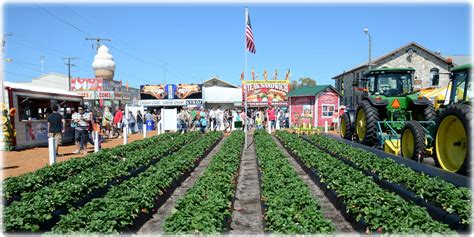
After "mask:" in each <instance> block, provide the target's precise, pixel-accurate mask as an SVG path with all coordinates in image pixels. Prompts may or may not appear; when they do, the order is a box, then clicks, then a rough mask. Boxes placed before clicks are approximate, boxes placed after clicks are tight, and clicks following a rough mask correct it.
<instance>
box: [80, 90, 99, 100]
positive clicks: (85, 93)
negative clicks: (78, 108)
mask: <svg viewBox="0 0 474 237" xmlns="http://www.w3.org/2000/svg"><path fill="white" fill-rule="evenodd" d="M76 93H77V94H79V95H82V96H84V98H83V99H84V100H94V99H95V91H76Z"/></svg>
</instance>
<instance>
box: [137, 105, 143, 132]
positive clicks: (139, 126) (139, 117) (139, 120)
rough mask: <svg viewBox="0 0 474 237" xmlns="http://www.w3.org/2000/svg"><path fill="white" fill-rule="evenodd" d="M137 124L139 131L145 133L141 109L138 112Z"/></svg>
mask: <svg viewBox="0 0 474 237" xmlns="http://www.w3.org/2000/svg"><path fill="white" fill-rule="evenodd" d="M137 126H138V132H139V133H143V116H142V112H140V110H138V112H137Z"/></svg>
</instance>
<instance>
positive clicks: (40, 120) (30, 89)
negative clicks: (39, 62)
mask: <svg viewBox="0 0 474 237" xmlns="http://www.w3.org/2000/svg"><path fill="white" fill-rule="evenodd" d="M4 88H5V91H6V93H5V94H6V95H7V98H6V99H7V101H6V104H7V105H8V107H9V109H11V108H15V109H16V110H17V112H16V113H15V114H14V119H13V120H12V125H13V128H14V129H15V131H16V136H15V137H14V140H13V146H14V148H15V149H22V148H27V147H35V146H42V145H47V144H48V130H47V128H48V121H47V117H48V115H49V114H50V113H51V112H52V111H51V105H52V104H53V103H56V104H59V106H60V107H61V113H62V115H63V116H64V118H65V120H66V127H65V132H64V134H63V142H70V141H73V139H74V136H73V135H74V134H73V129H72V128H71V112H72V110H73V109H75V108H77V107H78V106H79V105H80V104H81V103H82V101H83V99H82V98H83V96H82V95H78V94H76V93H74V92H69V91H66V90H61V89H54V88H45V87H37V86H30V85H21V84H17V83H11V82H5V83H4Z"/></svg>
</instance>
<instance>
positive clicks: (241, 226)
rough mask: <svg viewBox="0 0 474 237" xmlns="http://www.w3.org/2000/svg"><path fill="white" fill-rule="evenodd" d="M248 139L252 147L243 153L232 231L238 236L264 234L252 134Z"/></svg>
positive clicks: (231, 232)
mask: <svg viewBox="0 0 474 237" xmlns="http://www.w3.org/2000/svg"><path fill="white" fill-rule="evenodd" d="M247 139H248V143H249V144H250V147H249V148H248V149H246V150H244V151H243V153H242V161H241V164H240V171H239V178H238V180H237V192H236V200H235V202H234V210H233V212H232V224H231V229H232V230H231V231H230V234H237V235H242V234H244V235H245V234H263V233H264V230H263V216H262V209H261V204H260V182H259V180H258V175H257V172H258V167H257V160H256V154H255V147H254V143H253V136H252V134H250V133H249V134H248V137H247Z"/></svg>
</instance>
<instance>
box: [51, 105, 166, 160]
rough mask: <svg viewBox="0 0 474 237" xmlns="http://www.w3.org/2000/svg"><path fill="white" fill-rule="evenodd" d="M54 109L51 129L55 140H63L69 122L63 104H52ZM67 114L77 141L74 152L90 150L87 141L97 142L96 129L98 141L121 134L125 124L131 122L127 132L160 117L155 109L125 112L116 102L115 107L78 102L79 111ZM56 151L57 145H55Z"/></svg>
mask: <svg viewBox="0 0 474 237" xmlns="http://www.w3.org/2000/svg"><path fill="white" fill-rule="evenodd" d="M51 109H52V113H51V114H50V115H49V116H48V132H49V136H50V137H54V138H55V139H56V141H57V142H56V144H59V143H60V142H61V140H62V139H61V136H62V133H64V127H65V126H66V124H65V122H64V121H65V120H64V117H63V116H62V115H61V114H60V113H59V111H60V107H59V105H57V104H53V105H52V106H51ZM65 117H66V118H70V119H71V123H70V126H71V127H72V128H74V129H73V131H74V141H75V144H76V146H77V149H76V151H75V152H74V154H79V153H80V152H81V151H82V152H83V153H84V154H86V153H87V145H88V143H90V144H92V145H94V142H93V141H94V139H95V137H94V136H95V134H96V133H95V132H97V134H98V139H99V144H100V143H102V142H104V141H105V140H106V139H111V138H117V137H119V138H121V137H122V135H123V134H122V132H123V128H125V127H126V125H127V124H128V129H129V130H128V133H129V134H130V133H132V134H133V133H136V132H139V133H142V132H143V124H144V123H145V121H146V120H152V121H153V123H154V124H157V122H158V121H159V120H160V115H159V114H157V112H156V111H147V112H146V113H145V114H144V115H142V114H141V111H137V113H135V114H134V113H133V112H132V111H129V115H128V116H126V115H125V112H124V110H123V108H121V107H119V106H117V107H115V109H114V110H113V111H111V108H110V107H104V108H103V109H102V110H101V109H99V108H94V109H88V108H84V107H83V106H79V107H78V108H77V111H75V110H72V111H71V112H69V114H66V115H65ZM56 154H58V155H59V153H58V148H57V147H56Z"/></svg>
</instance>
